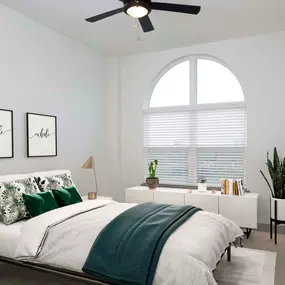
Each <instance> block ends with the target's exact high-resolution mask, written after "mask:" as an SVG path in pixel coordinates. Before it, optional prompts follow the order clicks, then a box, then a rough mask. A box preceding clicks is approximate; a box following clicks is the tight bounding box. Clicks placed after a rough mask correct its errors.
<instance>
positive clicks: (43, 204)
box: [23, 192, 58, 217]
mask: <svg viewBox="0 0 285 285" xmlns="http://www.w3.org/2000/svg"><path fill="white" fill-rule="evenodd" d="M23 199H24V201H25V205H26V207H27V209H28V212H29V214H30V216H31V217H36V216H39V215H41V214H44V213H46V212H49V211H51V210H55V209H58V205H57V203H56V201H55V199H54V197H53V196H52V194H51V192H42V193H37V194H33V195H27V194H24V193H23Z"/></svg>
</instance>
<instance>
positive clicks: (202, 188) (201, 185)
mask: <svg viewBox="0 0 285 285" xmlns="http://www.w3.org/2000/svg"><path fill="white" fill-rule="evenodd" d="M198 191H199V192H207V179H206V178H204V177H199V178H198Z"/></svg>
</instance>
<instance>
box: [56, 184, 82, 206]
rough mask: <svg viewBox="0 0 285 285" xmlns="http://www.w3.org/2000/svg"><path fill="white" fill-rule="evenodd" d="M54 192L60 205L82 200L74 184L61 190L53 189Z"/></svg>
mask: <svg viewBox="0 0 285 285" xmlns="http://www.w3.org/2000/svg"><path fill="white" fill-rule="evenodd" d="M52 193H53V196H54V198H55V200H56V202H57V204H58V206H59V207H64V206H69V205H73V204H77V203H80V202H82V198H81V196H80V194H79V193H78V191H77V189H76V188H75V187H74V186H72V187H69V188H63V189H60V190H52Z"/></svg>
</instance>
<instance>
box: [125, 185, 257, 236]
mask: <svg viewBox="0 0 285 285" xmlns="http://www.w3.org/2000/svg"><path fill="white" fill-rule="evenodd" d="M258 197H259V194H258V193H246V194H245V196H230V195H222V194H221V192H219V191H217V193H216V194H212V192H211V191H208V192H206V193H201V192H199V191H193V192H192V193H189V192H188V190H185V189H175V188H157V189H156V190H149V188H148V187H143V186H136V187H132V188H128V189H126V191H125V200H126V202H127V203H138V204H140V203H145V202H157V203H166V204H177V205H193V206H196V207H199V208H202V209H203V210H205V211H209V212H213V213H217V214H220V215H223V216H224V217H226V218H228V219H230V220H232V221H234V222H235V223H237V224H238V225H239V226H240V227H241V228H246V229H247V235H249V234H250V231H251V229H257V212H258Z"/></svg>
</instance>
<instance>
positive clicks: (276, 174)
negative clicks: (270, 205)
mask: <svg viewBox="0 0 285 285" xmlns="http://www.w3.org/2000/svg"><path fill="white" fill-rule="evenodd" d="M266 165H267V167H268V172H269V174H270V177H271V182H272V186H273V187H272V186H271V184H270V183H269V181H268V179H267V178H266V176H265V175H264V173H263V172H262V170H260V173H261V174H262V176H263V177H264V179H265V181H266V183H267V184H268V187H269V189H270V191H271V195H272V197H273V198H276V199H285V158H284V159H283V160H280V158H279V155H278V152H277V149H276V147H275V148H274V153H273V162H272V161H271V160H270V158H269V153H268V152H267V162H266Z"/></svg>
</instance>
